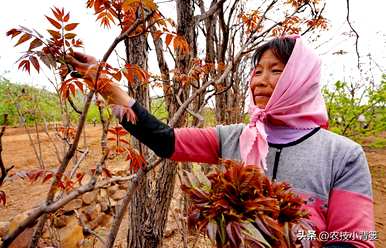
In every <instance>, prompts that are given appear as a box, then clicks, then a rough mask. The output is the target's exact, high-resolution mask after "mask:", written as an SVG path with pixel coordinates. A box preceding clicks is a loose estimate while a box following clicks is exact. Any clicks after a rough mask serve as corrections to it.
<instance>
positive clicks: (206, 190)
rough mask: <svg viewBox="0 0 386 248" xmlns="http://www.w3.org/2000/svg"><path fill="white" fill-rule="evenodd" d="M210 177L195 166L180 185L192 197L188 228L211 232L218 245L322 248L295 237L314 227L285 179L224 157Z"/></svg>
mask: <svg viewBox="0 0 386 248" xmlns="http://www.w3.org/2000/svg"><path fill="white" fill-rule="evenodd" d="M220 166H221V168H222V169H217V170H216V171H214V172H212V173H210V174H209V175H208V176H206V175H205V174H204V173H203V172H202V171H201V170H200V168H199V167H198V166H197V167H195V166H193V169H192V172H186V176H185V177H184V178H183V182H182V185H181V188H182V190H183V191H184V192H185V193H186V194H187V196H188V198H189V200H190V207H189V211H188V225H189V228H190V229H193V230H197V231H199V232H201V233H203V234H206V235H208V237H209V239H210V240H211V241H212V242H213V243H215V244H216V245H217V247H232V248H233V247H234V248H236V247H281V248H292V247H311V246H312V247H319V244H318V243H317V242H316V241H311V240H301V241H300V240H297V236H296V234H297V233H298V232H299V231H305V232H307V231H308V230H312V227H311V225H310V222H309V221H308V220H307V218H308V215H309V214H308V212H306V211H305V210H304V208H303V207H304V206H303V204H304V201H303V200H302V198H300V197H299V196H297V195H296V194H295V193H293V192H292V191H291V188H290V186H289V185H288V184H287V183H284V182H279V183H273V182H271V181H270V180H269V179H268V178H267V177H266V176H264V175H263V173H262V171H261V169H260V168H257V167H256V166H252V165H243V164H240V163H237V162H234V161H230V160H225V161H222V164H221V165H220Z"/></svg>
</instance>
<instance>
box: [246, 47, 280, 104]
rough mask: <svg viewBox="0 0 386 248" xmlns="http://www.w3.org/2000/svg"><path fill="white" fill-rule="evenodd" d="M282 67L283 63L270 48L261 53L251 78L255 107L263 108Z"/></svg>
mask: <svg viewBox="0 0 386 248" xmlns="http://www.w3.org/2000/svg"><path fill="white" fill-rule="evenodd" d="M284 67H285V64H283V63H282V62H281V61H280V60H279V59H278V58H277V57H275V55H274V54H273V52H272V50H271V49H269V50H267V51H265V52H264V53H263V54H262V56H261V58H260V61H259V63H258V64H257V65H256V67H255V75H253V77H252V80H251V90H252V95H253V100H254V102H255V105H256V106H257V107H259V108H261V109H263V108H265V106H266V105H267V103H268V100H269V98H270V97H271V95H272V93H273V90H274V89H275V87H276V84H277V81H278V80H279V77H280V75H281V73H282V72H283V70H284Z"/></svg>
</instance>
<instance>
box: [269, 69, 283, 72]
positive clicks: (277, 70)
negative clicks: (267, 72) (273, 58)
mask: <svg viewBox="0 0 386 248" xmlns="http://www.w3.org/2000/svg"><path fill="white" fill-rule="evenodd" d="M272 72H273V73H282V72H283V70H280V69H273V70H272Z"/></svg>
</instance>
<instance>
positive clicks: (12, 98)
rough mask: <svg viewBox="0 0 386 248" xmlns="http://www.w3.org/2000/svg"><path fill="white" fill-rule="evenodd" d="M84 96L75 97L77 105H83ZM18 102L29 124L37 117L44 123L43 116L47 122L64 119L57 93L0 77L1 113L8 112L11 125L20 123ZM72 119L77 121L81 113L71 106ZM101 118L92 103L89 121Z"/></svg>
mask: <svg viewBox="0 0 386 248" xmlns="http://www.w3.org/2000/svg"><path fill="white" fill-rule="evenodd" d="M81 98H82V96H81V95H79V96H77V97H76V98H75V99H74V102H75V104H76V105H77V106H79V107H81V106H82V104H81V103H82V99H81ZM16 104H18V105H19V107H20V109H21V110H22V112H23V116H24V118H25V122H26V124H27V125H28V126H30V125H33V123H34V121H35V119H36V120H37V122H38V123H42V121H43V118H44V119H45V120H46V121H47V122H59V121H61V120H62V113H61V110H60V103H59V98H58V96H57V94H55V93H52V92H49V91H47V90H44V89H38V88H34V87H31V86H28V85H21V84H14V83H11V82H10V81H9V80H7V79H5V78H1V79H0V115H1V116H2V115H3V114H5V113H8V120H9V121H8V123H9V125H11V126H14V125H18V123H19V115H18V113H17V108H16ZM68 108H69V113H70V119H71V121H73V122H77V120H78V119H79V114H77V113H76V112H75V111H73V110H72V108H71V107H70V106H68ZM94 119H95V120H97V121H98V120H99V112H98V108H97V107H96V106H95V105H92V106H91V107H90V109H89V112H88V115H87V121H88V122H92V121H93V120H94Z"/></svg>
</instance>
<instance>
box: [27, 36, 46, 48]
mask: <svg viewBox="0 0 386 248" xmlns="http://www.w3.org/2000/svg"><path fill="white" fill-rule="evenodd" d="M42 44H43V42H42V41H41V40H40V39H38V38H35V39H34V40H33V41H32V42H31V44H30V45H29V48H28V50H32V49H34V48H37V47H40V46H41V45H42Z"/></svg>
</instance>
